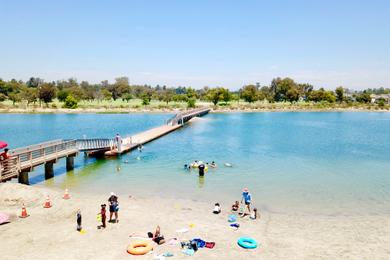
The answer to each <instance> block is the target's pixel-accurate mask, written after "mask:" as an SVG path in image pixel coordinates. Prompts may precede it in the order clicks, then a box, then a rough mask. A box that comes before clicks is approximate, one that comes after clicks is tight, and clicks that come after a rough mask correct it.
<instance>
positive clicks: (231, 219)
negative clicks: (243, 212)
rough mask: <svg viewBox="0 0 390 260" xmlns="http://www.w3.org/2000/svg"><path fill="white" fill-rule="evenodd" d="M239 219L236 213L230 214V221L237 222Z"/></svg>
mask: <svg viewBox="0 0 390 260" xmlns="http://www.w3.org/2000/svg"><path fill="white" fill-rule="evenodd" d="M236 221H237V217H236V215H233V214H232V215H230V216H229V217H228V222H236Z"/></svg>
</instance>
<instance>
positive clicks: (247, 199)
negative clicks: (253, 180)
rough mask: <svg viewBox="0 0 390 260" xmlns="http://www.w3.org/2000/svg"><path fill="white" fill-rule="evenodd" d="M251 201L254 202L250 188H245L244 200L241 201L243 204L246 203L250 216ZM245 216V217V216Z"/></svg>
mask: <svg viewBox="0 0 390 260" xmlns="http://www.w3.org/2000/svg"><path fill="white" fill-rule="evenodd" d="M251 200H252V197H251V194H250V193H249V190H248V188H244V189H243V190H242V199H241V203H242V202H243V201H244V202H245V205H246V207H247V209H248V211H249V214H250V213H251V207H250V205H251ZM243 216H245V214H243Z"/></svg>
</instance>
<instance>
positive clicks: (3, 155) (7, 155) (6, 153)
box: [0, 148, 9, 161]
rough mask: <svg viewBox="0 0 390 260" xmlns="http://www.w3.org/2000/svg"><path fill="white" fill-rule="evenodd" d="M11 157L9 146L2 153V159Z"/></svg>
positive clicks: (0, 157) (0, 159) (0, 155)
mask: <svg viewBox="0 0 390 260" xmlns="http://www.w3.org/2000/svg"><path fill="white" fill-rule="evenodd" d="M8 158H9V154H8V148H5V149H4V152H2V153H1V154H0V161H3V160H7V159H8Z"/></svg>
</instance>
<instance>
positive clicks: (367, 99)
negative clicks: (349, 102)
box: [355, 91, 371, 103]
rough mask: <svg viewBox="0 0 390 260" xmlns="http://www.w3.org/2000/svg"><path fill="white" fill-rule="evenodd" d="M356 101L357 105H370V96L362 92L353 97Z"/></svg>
mask: <svg viewBox="0 0 390 260" xmlns="http://www.w3.org/2000/svg"><path fill="white" fill-rule="evenodd" d="M355 98H356V101H357V102H359V103H370V102H371V95H370V94H369V93H368V92H367V91H363V92H362V93H359V94H357V95H356V96H355Z"/></svg>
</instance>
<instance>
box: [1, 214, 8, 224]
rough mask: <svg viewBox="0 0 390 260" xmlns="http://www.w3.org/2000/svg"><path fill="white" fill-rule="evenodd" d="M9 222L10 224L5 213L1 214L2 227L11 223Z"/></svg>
mask: <svg viewBox="0 0 390 260" xmlns="http://www.w3.org/2000/svg"><path fill="white" fill-rule="evenodd" d="M9 222H10V220H9V216H8V215H7V214H5V213H1V212H0V225H2V224H5V223H9Z"/></svg>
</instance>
